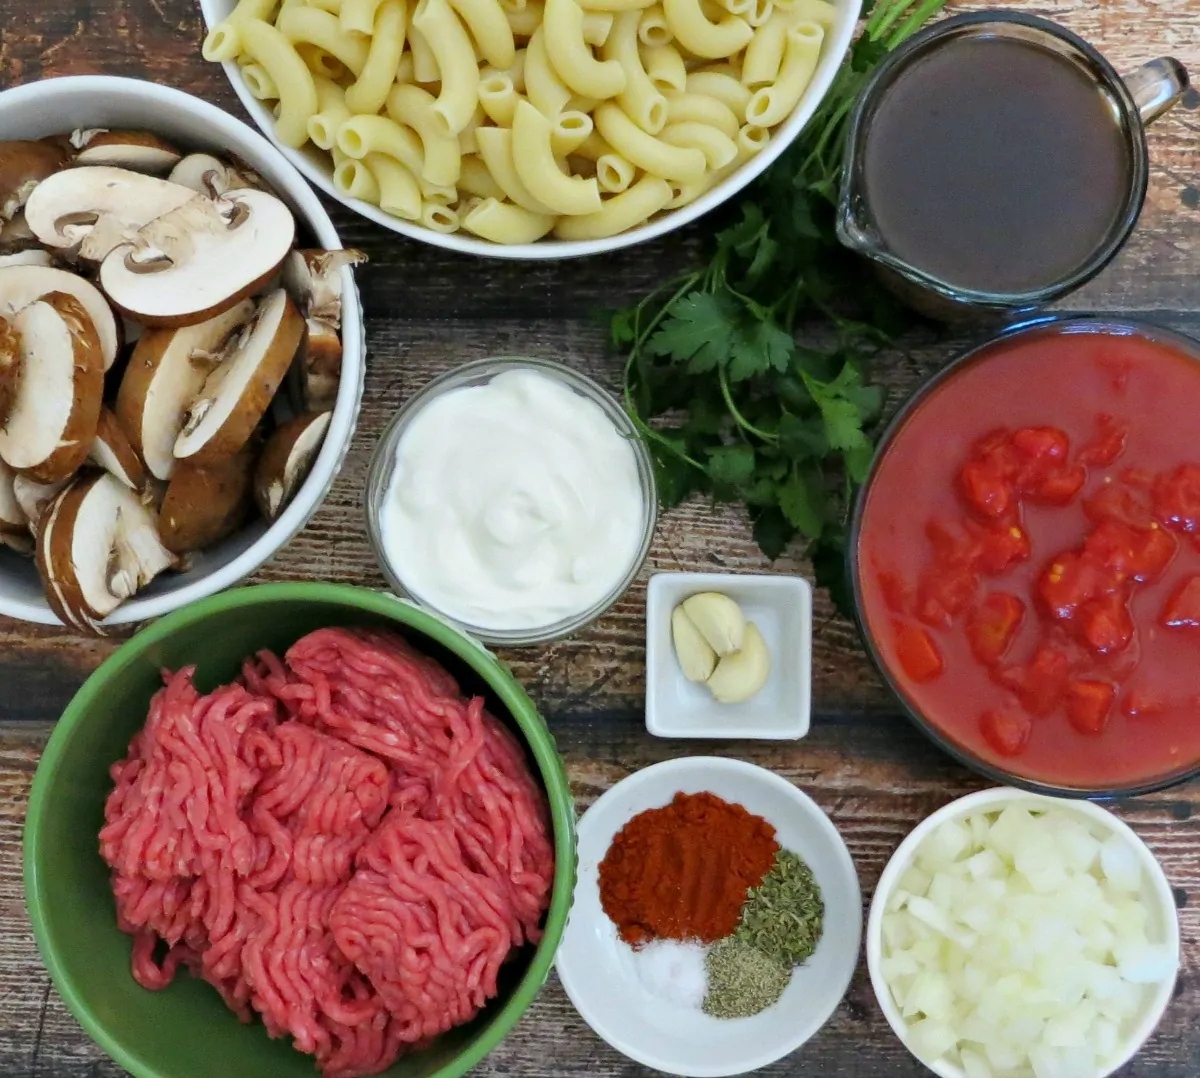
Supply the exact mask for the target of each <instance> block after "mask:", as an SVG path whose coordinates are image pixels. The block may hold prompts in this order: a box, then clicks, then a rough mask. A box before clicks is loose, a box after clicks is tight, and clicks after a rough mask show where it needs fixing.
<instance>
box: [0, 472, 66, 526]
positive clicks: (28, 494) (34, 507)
mask: <svg viewBox="0 0 1200 1078" xmlns="http://www.w3.org/2000/svg"><path fill="white" fill-rule="evenodd" d="M69 482H70V480H69V479H60V480H59V481H58V482H57V483H39V482H38V481H37V480H36V479H30V478H29V476H27V475H20V474H18V475H17V476H16V477H15V478H14V479H13V497H15V498H16V499H17V504H18V505H19V506H20V507H21V512H22V513H24V514H25V523H26V525H27V526H28V528H29V534H30V535H37V530H38V521H40V520H41V519H42V511H43V510H44V509H45V508H46V506H48V505H49V504H50V503H51V502H52V501H54V499H55V498H56V497H58V493H59V491H61V490H62V489H63V487H65V486H66V485H67V484H68V483H69Z"/></svg>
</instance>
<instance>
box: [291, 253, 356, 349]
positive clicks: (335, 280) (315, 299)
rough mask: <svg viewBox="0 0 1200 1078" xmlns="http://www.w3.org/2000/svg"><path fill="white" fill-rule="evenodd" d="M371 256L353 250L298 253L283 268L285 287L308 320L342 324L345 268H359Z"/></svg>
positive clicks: (292, 254)
mask: <svg viewBox="0 0 1200 1078" xmlns="http://www.w3.org/2000/svg"><path fill="white" fill-rule="evenodd" d="M366 260H367V256H366V255H365V254H363V252H362V251H356V250H354V249H352V248H347V249H345V250H339V251H318V250H296V251H293V252H292V253H291V254H290V255H288V258H287V261H286V262H285V263H284V265H283V287H284V288H286V289H287V290H288V294H289V295H290V296H291V297H292V299H293V300H295V301H296V306H297V307H299V308H300V310H301V311H302V312H303V313H304V316H305V317H306V318H317V319H320V320H321V321H322V322H326V323H328V324H329V326H331V327H332V328H333V329H334V330H335V331H336V330H338V329H339V328H340V327H341V324H342V274H341V271H342V267H343V266H356V265H358V264H359V263H360V262H365V261H366Z"/></svg>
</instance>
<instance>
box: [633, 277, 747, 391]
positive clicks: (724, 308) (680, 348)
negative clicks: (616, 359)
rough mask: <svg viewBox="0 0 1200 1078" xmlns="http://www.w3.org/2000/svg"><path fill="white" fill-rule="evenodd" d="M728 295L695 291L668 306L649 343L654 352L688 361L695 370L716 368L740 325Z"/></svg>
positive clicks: (649, 349)
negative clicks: (665, 314)
mask: <svg viewBox="0 0 1200 1078" xmlns="http://www.w3.org/2000/svg"><path fill="white" fill-rule="evenodd" d="M735 317H736V304H735V302H734V300H733V299H732V298H731V297H729V296H721V295H712V294H710V293H706V292H693V293H691V294H690V295H687V296H682V297H680V298H679V299H677V300H676V301H675V302H674V303H673V304H671V306H670V307H668V308H667V318H666V319H665V320H664V322H663V324H662V327H661V328H660V329H659V330H658V331H657V332H656V333H655V334H654V336H652V337H651V338H650V340H649V342H648V343H647V345H646V350H647V351H648V352H649V353H650V354H651V355H657V356H670V357H671V358H672V359H675V360H679V361H681V362H682V361H686V362H687V366H688V370H689V371H690V372H691V373H692V374H703V373H704V372H705V371H711V370H714V369H715V368H716V367H717V366H718V365H719V364H720V363H722V362H723V361H724V360H725V357H726V355H727V353H728V351H729V345H730V341H731V339H732V337H733V334H734V332H735V330H736V329H737V325H736V322H735V321H734V318H735Z"/></svg>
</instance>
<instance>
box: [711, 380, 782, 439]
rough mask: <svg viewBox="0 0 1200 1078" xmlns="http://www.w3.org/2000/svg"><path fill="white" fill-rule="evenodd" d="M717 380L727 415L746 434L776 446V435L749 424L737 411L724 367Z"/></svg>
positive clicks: (777, 436)
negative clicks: (731, 417) (727, 410)
mask: <svg viewBox="0 0 1200 1078" xmlns="http://www.w3.org/2000/svg"><path fill="white" fill-rule="evenodd" d="M718 378H719V381H720V384H721V396H722V397H723V398H724V399H725V407H726V408H728V409H729V414H730V415H731V416H733V418H734V421H735V422H736V423H737V425H738V426H739V427H741V428H742V430H744V431H746V432H747V433H749V434H753V435H754V436H755V437H756V438H761V439H762V440H763V441H764V442H766V443H767V444H768V445H778V444H779V435H778V434H772V433H771V432H770V431H766V430H761V429H760V428H758V427H756V426H755V425H754V424H753V423H751V422H750V420H748V419H747V418H746V417H745V416H744V415H742V413H741V412H740V411H739V410H738V406H737V405H736V404H734V402H733V394H731V393H730V392H729V378H728V377H727V376H726V374H725V368H724V367H722V368H721V369H720V371H719V372H718Z"/></svg>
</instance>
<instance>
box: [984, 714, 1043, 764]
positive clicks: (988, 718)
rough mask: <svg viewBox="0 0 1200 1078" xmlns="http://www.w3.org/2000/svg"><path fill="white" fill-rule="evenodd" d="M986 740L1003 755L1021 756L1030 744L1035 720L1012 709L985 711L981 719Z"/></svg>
mask: <svg viewBox="0 0 1200 1078" xmlns="http://www.w3.org/2000/svg"><path fill="white" fill-rule="evenodd" d="M979 728H980V730H982V731H983V737H984V740H985V741H987V743H988V744H989V745H991V747H992V748H993V749H995V750H996V751H997V752H998V753H999V754H1000V755H1001V756H1019V755H1020V754H1021V753H1022V752H1024V751H1025V746H1026V745H1028V744H1029V735H1030V734H1031V733H1032V732H1033V721H1032V720H1031V719H1030V718H1029V716H1028V715H1018V714H1015V713H1014V712H1011V711H985V712H984V713H983V715H982V716H981V717H980V720H979Z"/></svg>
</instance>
